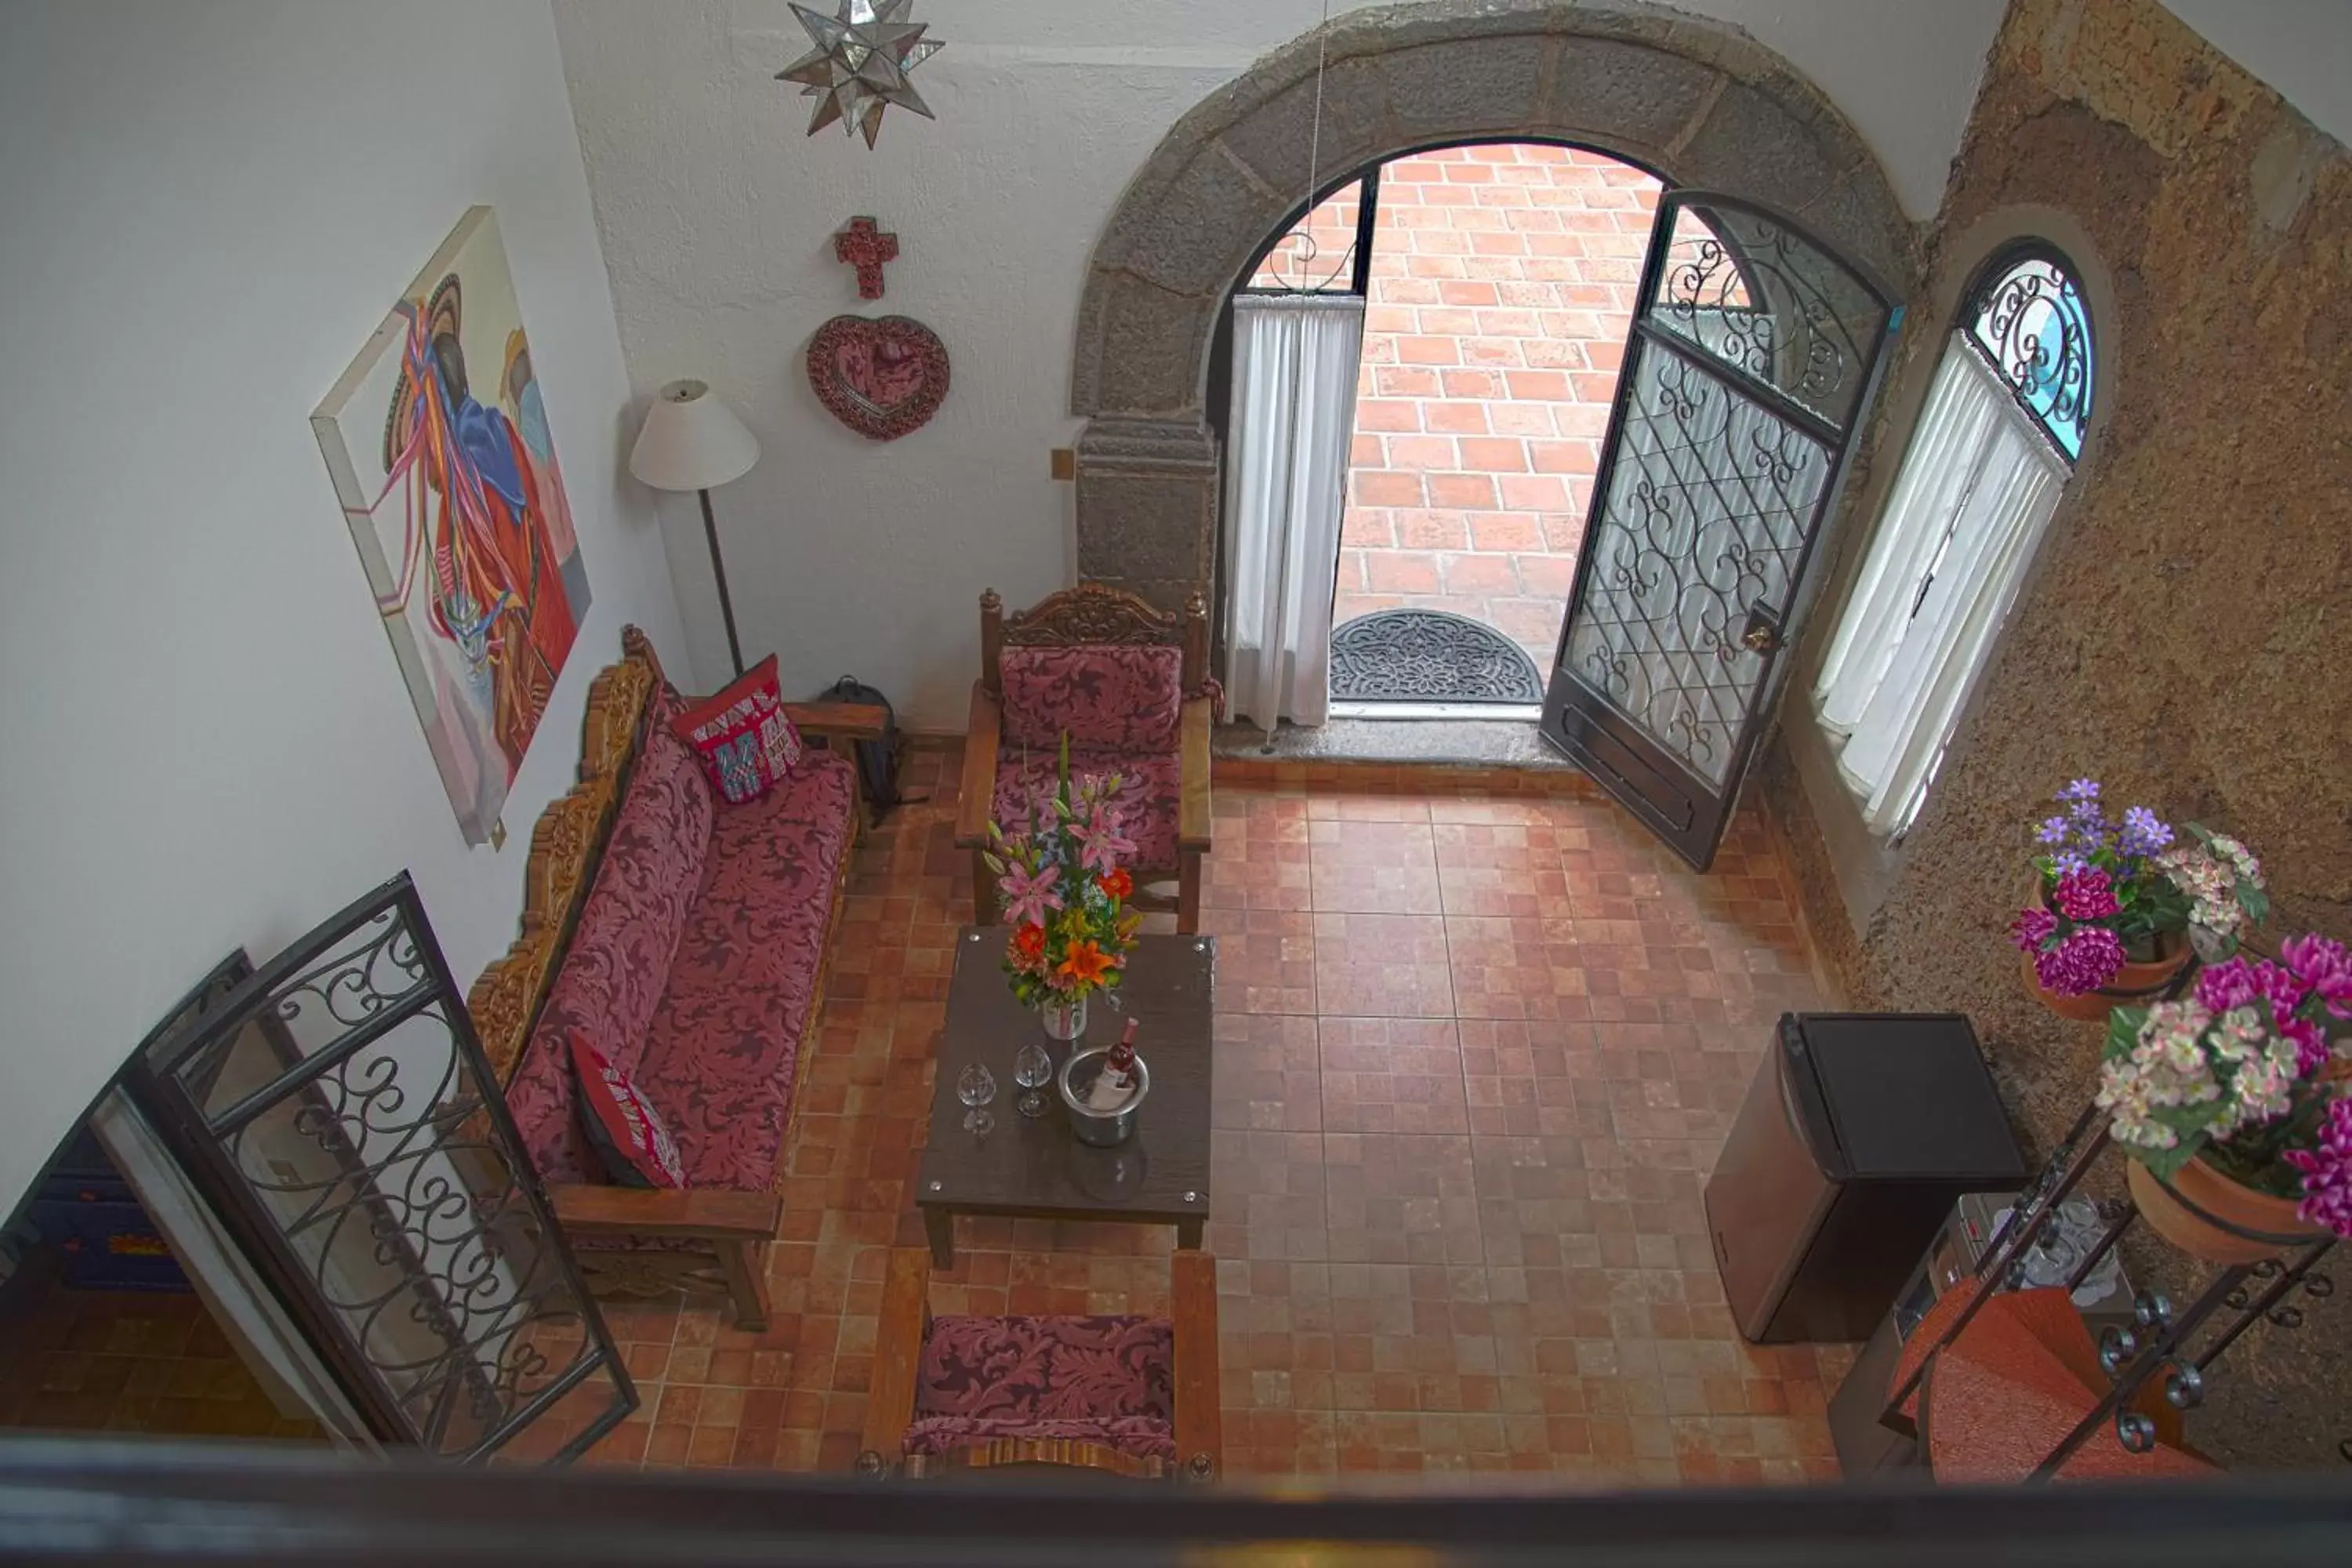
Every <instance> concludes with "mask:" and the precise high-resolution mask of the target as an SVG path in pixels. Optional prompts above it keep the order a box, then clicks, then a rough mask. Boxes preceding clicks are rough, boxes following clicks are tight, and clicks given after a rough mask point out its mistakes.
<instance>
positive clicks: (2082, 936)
mask: <svg viewBox="0 0 2352 1568" xmlns="http://www.w3.org/2000/svg"><path fill="white" fill-rule="evenodd" d="M2123 966H2124V944H2123V942H2122V941H2121V939H2119V938H2118V937H2117V936H2116V933H2115V932H2113V931H2109V930H2108V929H2107V928H2106V927H2105V926H2077V927H2076V928H2075V929H2074V931H2072V932H2071V933H2069V934H2068V936H2067V938H2066V940H2065V941H2063V942H2060V943H2059V944H2058V945H2057V946H2055V947H2053V948H2052V949H2050V951H2049V952H2037V953H2035V954H2034V955H2033V974H2034V978H2036V979H2037V980H2039V981H2041V982H2042V989H2043V990H2044V991H2050V992H2054V993H2055V994H2058V995H2061V996H2080V995H2081V994H2084V992H2086V991H2096V990H2097V989H2098V988H2099V987H2100V986H2102V985H2105V984H2106V983H2107V982H2108V981H2110V980H2113V979H2114V978H2115V977H2116V974H2117V973H2119V972H2120V971H2121V970H2122V969H2123Z"/></svg>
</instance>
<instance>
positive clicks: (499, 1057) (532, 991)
mask: <svg viewBox="0 0 2352 1568" xmlns="http://www.w3.org/2000/svg"><path fill="white" fill-rule="evenodd" d="M624 645H625V650H626V654H627V657H626V658H624V659H623V661H622V662H621V663H620V664H618V665H615V666H614V667H612V668H610V669H608V670H606V671H605V672H604V674H603V675H602V676H600V677H599V678H598V680H597V684H596V686H595V688H594V689H593V690H592V692H591V694H590V699H589V718H588V722H587V744H586V746H585V748H584V751H583V758H582V762H581V776H580V784H578V785H577V786H576V787H575V788H574V789H573V790H572V793H571V794H570V795H566V796H565V797H564V798H563V799H562V800H561V801H558V802H556V803H555V805H551V807H550V808H549V813H548V815H547V816H545V817H542V818H541V823H540V826H539V829H538V831H537V832H536V833H535V834H534V836H533V840H532V849H531V871H530V875H529V876H528V878H527V881H528V891H527V893H526V908H525V914H524V921H523V935H522V937H521V938H520V940H518V942H516V944H515V947H514V948H513V949H512V950H511V951H510V952H509V954H508V956H507V957H506V958H504V959H502V960H500V961H499V963H498V964H495V965H493V966H492V967H491V969H490V970H488V971H486V972H485V973H484V974H483V976H482V979H481V980H480V981H478V982H477V984H476V986H475V990H474V993H473V995H472V997H471V999H470V1000H471V1007H472V1011H473V1012H474V1015H475V1020H476V1024H477V1026H478V1028H480V1029H481V1031H482V1033H483V1036H484V1044H485V1047H486V1048H487V1049H488V1050H489V1051H490V1054H491V1057H492V1060H493V1062H494V1063H495V1064H496V1065H497V1066H498V1068H499V1071H500V1073H501V1075H502V1077H503V1079H504V1082H505V1084H506V1098H507V1106H508V1109H509V1110H511V1111H512V1112H513V1114H514V1119H515V1124H516V1127H517V1129H518V1130H519V1131H520V1132H521V1134H522V1139H523V1145H524V1148H525V1150H526V1151H527V1152H529V1154H530V1159H531V1161H532V1163H533V1164H534V1166H535V1167H536V1168H537V1171H538V1173H539V1176H540V1179H541V1181H543V1182H544V1183H546V1184H547V1185H548V1188H549V1190H550V1194H551V1197H552V1198H553V1199H554V1201H555V1207H556V1213H557V1215H558V1216H559V1217H560V1218H561V1220H562V1223H563V1226H564V1230H565V1233H566V1235H567V1236H568V1237H570V1238H571V1240H572V1245H573V1248H574V1250H575V1252H576V1253H577V1254H578V1256H579V1258H580V1260H581V1264H582V1267H583V1272H584V1273H585V1274H586V1275H587V1276H588V1279H589V1283H590V1284H591V1286H592V1288H596V1289H611V1290H618V1291H623V1292H639V1293H652V1292H656V1291H667V1290H669V1289H676V1288H677V1287H678V1286H679V1285H686V1286H688V1287H689V1288H702V1289H723V1290H725V1291H726V1292H727V1293H728V1294H729V1295H730V1296H731V1297H732V1298H733V1299H734V1301H735V1304H736V1310H737V1319H738V1321H739V1323H740V1324H741V1325H742V1326H744V1327H748V1328H756V1327H759V1326H761V1324H763V1323H764V1321H765V1320H766V1316H767V1309H766V1303H765V1298H764V1295H763V1285H762V1278H761V1277H762V1272H763V1269H762V1254H763V1251H764V1248H765V1247H766V1244H767V1243H768V1241H769V1240H771V1239H772V1237H774V1236H775V1234H776V1232H777V1229H778V1226H779V1223H780V1221H781V1217H782V1205H781V1200H780V1199H778V1198H777V1197H776V1195H775V1192H774V1189H775V1187H776V1184H777V1177H778V1175H779V1173H781V1171H782V1167H783V1163H784V1158H785V1152H786V1149H787V1147H788V1144H789V1140H790V1136H791V1128H792V1117H793V1104H794V1100H795V1096H796V1091H797V1088H798V1084H799V1077H800V1074H799V1068H800V1064H801V1060H802V1057H803V1048H802V1047H803V1042H804V1041H805V1039H806V1037H807V1036H808V1033H809V1030H810V1028H811V1026H812V1024H813V1022H814V1018H815V1016H816V1009H817V1004H818V1000H819V994H820V991H821V988H822V984H823V980H824V963H825V952H826V945H827V938H828V936H829V934H830V932H831V929H832V926H833V922H834V921H835V916H836V914H837V911H838V908H839V898H840V890H841V888H842V886H843V884H844V882H845V879H846V875H847V871H848V868H849V862H850V853H851V848H852V846H853V843H854V841H855V839H856V831H857V825H858V820H859V814H860V810H861V804H862V803H861V802H860V800H859V798H858V789H857V773H856V767H855V766H854V765H853V763H851V762H850V760H849V759H848V757H847V756H846V755H844V754H841V753H842V752H845V751H846V749H847V746H848V744H849V743H850V742H854V741H855V740H856V739H858V738H864V737H868V736H873V735H878V734H880V733H881V729H882V715H881V714H880V713H879V711H878V710H871V709H865V708H856V707H851V706H847V705H842V704H829V703H828V704H811V705H806V706H795V707H793V709H792V710H791V711H792V714H793V721H794V722H795V723H797V724H798V725H800V726H801V728H802V730H803V732H804V733H805V734H807V735H808V736H810V737H811V740H812V744H811V746H810V748H809V750H808V752H807V754H806V755H805V756H804V757H803V760H802V763H801V765H800V766H799V768H797V769H796V770H795V771H794V772H793V774H792V775H791V776H790V777H789V778H787V779H786V780H784V781H783V782H782V783H781V784H778V785H776V786H775V787H774V788H773V789H772V790H770V791H769V792H768V793H767V794H766V795H762V796H761V797H760V798H759V799H757V800H755V801H751V802H749V803H747V804H744V805H732V806H730V805H724V804H722V803H720V802H719V800H718V799H717V797H716V795H715V794H714V793H713V791H712V789H711V787H710V784H709V778H708V776H707V775H706V774H705V773H704V772H703V770H702V766H701V764H700V763H699V762H698V760H697V759H696V757H695V754H694V752H693V750H692V748H690V747H689V746H688V745H687V744H686V742H683V741H681V740H679V739H678V738H677V736H676V735H675V734H674V733H672V731H671V730H670V721H671V720H672V719H673V718H674V717H676V715H677V713H678V712H680V711H682V710H684V708H685V707H687V706H688V703H687V702H686V700H684V699H682V698H680V697H679V695H678V694H677V691H676V690H674V689H672V688H671V687H670V685H669V684H668V682H667V680H665V679H662V677H661V670H660V664H659V662H658V660H656V658H655V657H654V653H653V649H652V647H651V645H650V644H648V643H647V642H646V640H645V638H644V637H643V635H642V634H641V633H638V632H637V631H636V629H635V627H631V628H629V630H628V632H627V633H625V637H624ZM820 736H823V737H826V738H828V739H830V740H831V741H832V742H833V743H834V745H835V746H836V747H838V748H840V750H838V751H828V750H824V749H820V748H819V746H817V745H816V744H814V741H815V739H816V738H817V737H820ZM550 938H553V940H550ZM526 1000H528V1005H525V1002H526ZM575 1033H577V1034H581V1035H584V1036H585V1037H587V1039H588V1041H589V1043H590V1044H592V1045H593V1046H594V1047H596V1048H597V1049H598V1050H600V1051H602V1052H603V1053H604V1056H605V1057H606V1058H608V1059H609V1060H611V1061H612V1062H614V1064H615V1065H617V1066H619V1067H620V1068H623V1069H624V1070H625V1071H626V1072H628V1073H629V1074H630V1076H631V1077H632V1078H634V1079H635V1081H636V1084H637V1087H638V1088H639V1089H640V1090H642V1091H643V1093H644V1094H645V1096H646V1099H647V1100H649V1101H650V1102H651V1103H652V1105H653V1107H654V1108H655V1110H657V1111H658V1112H659V1113H660V1115H661V1117H662V1119H663V1121H665V1122H666V1123H667V1125H668V1127H669V1130H670V1131H671V1134H672V1135H673V1136H674V1137H675V1138H676V1140H677V1147H678V1153H679V1157H680V1160H681V1162H682V1163H683V1164H684V1166H685V1170H686V1185H685V1187H684V1188H683V1189H681V1190H648V1189H644V1188H632V1187H620V1186H614V1185H612V1184H609V1182H608V1181H607V1179H606V1176H605V1174H604V1167H603V1164H602V1162H601V1161H600V1160H599V1159H598V1157H597V1155H596V1152H595V1151H594V1149H593V1147H592V1146H591V1145H590V1144H589V1142H588V1141H587V1138H586V1136H585V1134H584V1133H583V1129H582V1126H581V1121H580V1114H579V1106H578V1085H577V1081H576V1079H574V1077H573V1075H572V1068H571V1065H570V1051H569V1043H570V1038H571V1037H572V1035H573V1034H575Z"/></svg>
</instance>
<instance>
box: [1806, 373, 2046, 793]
mask: <svg viewBox="0 0 2352 1568" xmlns="http://www.w3.org/2000/svg"><path fill="white" fill-rule="evenodd" d="M2066 473H2067V470H2066V468H2065V465H2064V464H2063V463H2062V462H2061V461H2060V460H2059V458H2057V457H2056V455H2055V454H2053V452H2052V451H2051V450H2050V448H2049V446H2048V444H2047V443H2046V442H2045V441H2043V440H2042V437H2041V436H2040V435H2039V433H2038V432H2036V431H2035V430H2034V429H2033V427H2032V424H2031V423H2030V422H2029V421H2028V420H2027V418H2026V417H2025V416H2024V415H2023V414H2021V412H2020V411H2019V410H2018V407H2017V405H2016V404H2015V402H2014V401H2013V400H2012V399H2011V396H2010V395H2009V392H2008V390H2007V389H2006V388H2005V387H2003V386H2002V385H2001V384H2000V380H1999V379H1998V378H1997V377H1996V376H1995V375H1994V374H1993V373H1992V371H1991V370H1990V368H1989V367H1987V366H1986V364H1985V363H1984V362H1983V361H1982V360H1981V359H1980V358H1979V357H1978V355H1977V353H1976V352H1975V351H1974V350H1973V349H1970V348H1969V346H1968V345H1967V344H1966V343H1964V342H1960V341H1959V340H1958V339H1957V338H1955V339H1954V340H1953V341H1952V342H1950V343H1948V345H1947V346H1946V348H1945V350H1944V359H1943V363H1942V364H1941V365H1940V366H1938V367H1937V372H1936V383H1935V385H1934V386H1933V387H1932V388H1930V389H1929V391H1928V395H1927V408H1926V409H1925V411H1924V412H1922V414H1921V415H1920V417H1919V426H1918V430H1917V433H1916V435H1914V436H1913V437H1912V439H1911V447H1910V449H1909V450H1908V451H1907V452H1906V453H1905V454H1904V458H1903V468H1902V471H1901V472H1900V473H1899V474H1897V475H1896V476H1895V490H1894V494H1893V495H1891V496H1890V497H1889V498H1888V500H1887V503H1886V512H1885V517H1884V518H1883V519H1882V520H1881V521H1880V523H1879V529H1878V537H1877V539H1876V541H1875V542H1873V544H1872V545H1871V548H1870V555H1869V558H1868V559H1867V560H1865V561H1864V563H1863V569H1862V576H1861V577H1860V579H1859V580H1858V581H1857V582H1856V583H1855V584H1854V591H1853V598H1852V600H1851V601H1849V603H1848V605H1847V607H1846V613H1845V619H1844V620H1843V623H1841V624H1840V626H1839V627H1838V633H1837V637H1836V639H1835V640H1834V641H1833V642H1832V644H1831V645H1830V652H1829V658H1828V660H1827V661H1826V662H1825V663H1824V665H1823V666H1822V676H1821V679H1820V681H1819V682H1818V683H1817V684H1816V685H1815V687H1814V689H1813V699H1814V701H1815V703H1816V705H1817V706H1818V708H1819V710H1820V714H1821V721H1822V727H1823V728H1824V729H1826V730H1827V731H1829V732H1830V736H1831V740H1832V745H1833V746H1835V747H1836V749H1837V752H1838V770H1839V772H1840V773H1842V774H1843V776H1844V778H1845V782H1846V784H1847V785H1848V786H1849V787H1850V788H1852V789H1853V792H1854V793H1855V794H1856V795H1859V796H1861V797H1862V801H1863V819H1864V822H1866V823H1867V824H1868V825H1869V826H1871V827H1872V829H1874V831H1877V832H1881V833H1895V832H1899V831H1900V830H1901V829H1902V828H1904V827H1905V826H1907V825H1908V824H1909V822H1910V820H1911V818H1912V816H1914V814H1916V812H1917V810H1918V808H1919V804H1920V802H1921V801H1922V800H1924V799H1925V798H1926V797H1927V784H1928V782H1929V781H1930V780H1931V779H1932V778H1934V776H1935V773H1936V765H1937V763H1938V762H1939V761H1940V760H1941V758H1942V756H1943V751H1944V744H1945V742H1947V741H1948V740H1949V739H1950V737H1951V731H1952V725H1953V723H1954V722H1955V721H1957V720H1958V717H1959V711H1960V704H1961V703H1962V702H1963V701H1965V700H1967V697H1968V692H1969V683H1970V682H1971V681H1972V680H1973V679H1975V676H1976V672H1977V670H1978V668H1979V667H1981V666H1982V665H1983V663H1984V662H1985V659H1986V658H1987V657H1988V656H1989V655H1990V652H1991V651H1992V645H1993V641H1994V639H1995V638H1996V637H1999V636H2000V627H2001V623H2002V621H2003V620H2005V619H2006V618H2007V617H2008V615H2009V607H2010V605H2011V603H2012V602H2014V601H2015V599H2016V597H2017V589H2018V584H2020V583H2021V582H2022V581H2023V580H2024V576H2025V569H2026V566H2027V565H2028V563H2030V562H2031V561H2032V557H2033V547H2034V544H2035V543H2036V542H2038V541H2039V540H2040V538H2041V536H2042V527H2043V525H2045V524H2046V523H2048V521H2050V514H2051V511H2052V510H2053V509H2054V508H2055V507H2056V506H2057V504H2058V493H2059V491H2060V490H2061V489H2063V487H2064V485H2065V483H2066ZM1923 590H1924V591H1923Z"/></svg>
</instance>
